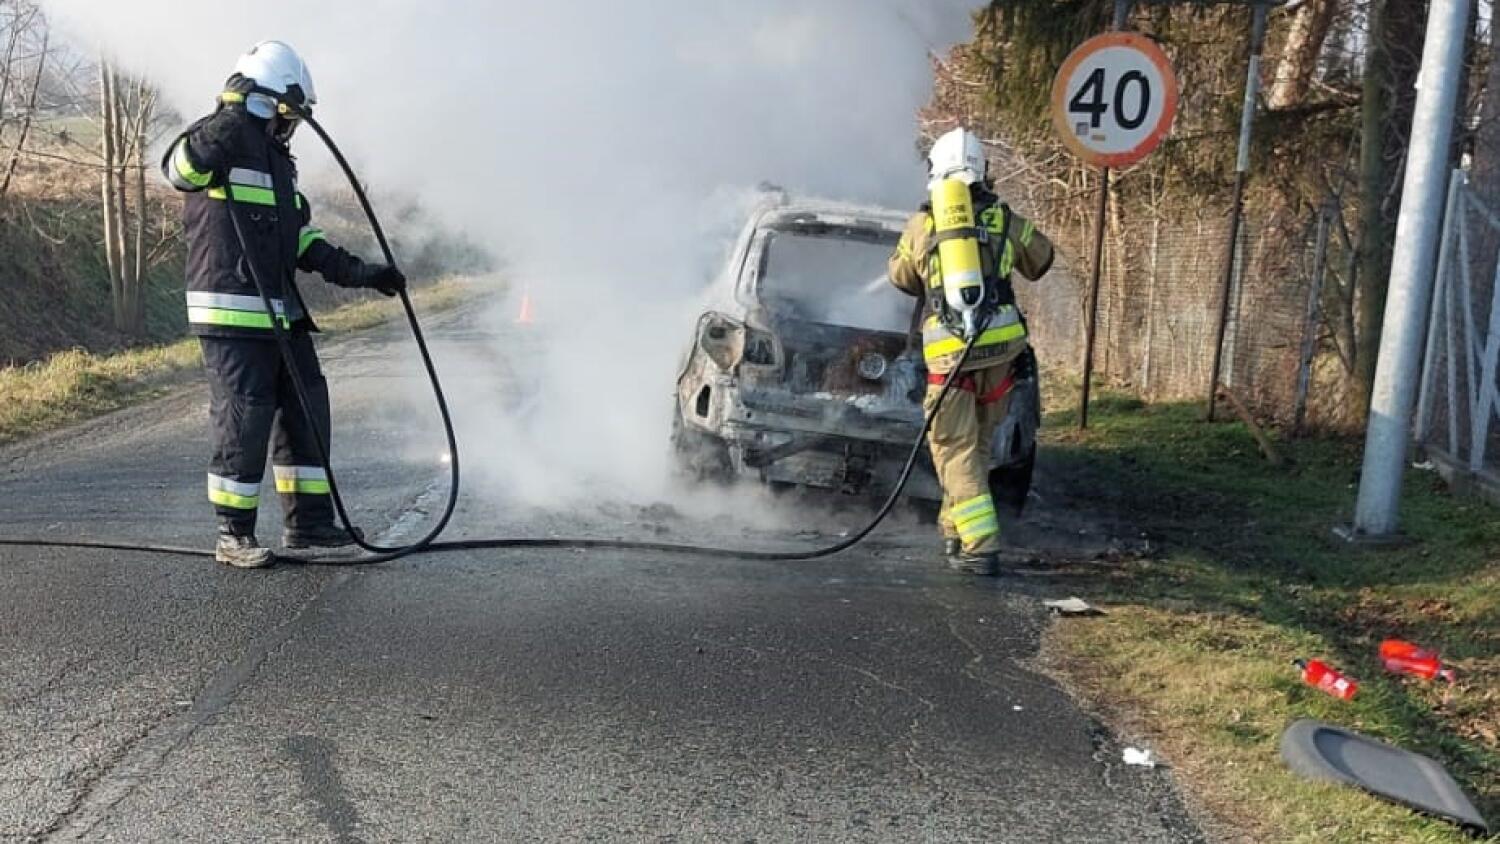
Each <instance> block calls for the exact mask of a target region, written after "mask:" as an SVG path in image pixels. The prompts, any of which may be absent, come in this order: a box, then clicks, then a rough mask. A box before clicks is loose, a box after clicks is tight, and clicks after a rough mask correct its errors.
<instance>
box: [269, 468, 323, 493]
mask: <svg viewBox="0 0 1500 844" xmlns="http://www.w3.org/2000/svg"><path fill="white" fill-rule="evenodd" d="M271 473H272V474H273V475H275V476H276V491H277V492H279V493H282V494H293V493H294V494H297V495H328V494H329V493H330V492H331V490H330V489H329V487H328V473H327V472H326V471H324V470H323V468H322V467H320V466H272V467H271Z"/></svg>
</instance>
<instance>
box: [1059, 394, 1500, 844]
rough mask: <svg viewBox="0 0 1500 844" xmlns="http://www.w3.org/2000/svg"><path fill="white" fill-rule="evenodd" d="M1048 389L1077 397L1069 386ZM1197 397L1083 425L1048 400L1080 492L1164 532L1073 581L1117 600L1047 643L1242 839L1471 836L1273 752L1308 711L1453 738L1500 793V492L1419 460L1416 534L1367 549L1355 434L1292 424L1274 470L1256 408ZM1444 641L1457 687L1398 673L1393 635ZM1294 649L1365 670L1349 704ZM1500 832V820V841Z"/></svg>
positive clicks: (1376, 729) (1065, 468)
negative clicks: (1344, 436)
mask: <svg viewBox="0 0 1500 844" xmlns="http://www.w3.org/2000/svg"><path fill="white" fill-rule="evenodd" d="M1057 398H1059V399H1061V401H1059V402H1053V406H1055V407H1058V406H1068V405H1071V403H1072V397H1071V396H1065V397H1064V396H1059V397H1057ZM1198 413H1199V408H1197V407H1192V406H1187V405H1143V404H1141V403H1140V402H1138V401H1135V400H1133V399H1129V398H1126V397H1123V396H1119V395H1111V394H1108V393H1106V394H1105V395H1103V396H1101V397H1100V400H1099V401H1098V402H1096V403H1095V405H1094V406H1093V408H1092V409H1091V413H1090V422H1091V428H1090V430H1089V431H1087V432H1084V433H1079V432H1077V431H1076V430H1074V429H1073V427H1072V424H1071V423H1072V415H1071V411H1068V410H1055V411H1054V412H1052V413H1050V414H1049V418H1048V424H1049V426H1050V429H1051V430H1050V432H1049V433H1048V434H1047V437H1048V439H1049V446H1047V449H1048V452H1047V453H1048V457H1047V459H1048V460H1049V461H1050V462H1051V463H1052V464H1053V471H1054V472H1055V473H1060V474H1063V475H1065V476H1067V477H1068V478H1069V481H1070V484H1069V486H1070V490H1071V492H1072V497H1073V500H1072V501H1071V502H1069V504H1070V505H1072V506H1077V507H1079V508H1081V509H1088V510H1094V511H1097V512H1102V513H1108V514H1110V515H1111V516H1112V517H1114V518H1116V519H1120V520H1123V521H1125V523H1127V524H1130V525H1131V526H1133V527H1136V528H1138V529H1139V530H1141V531H1142V532H1144V533H1146V534H1148V535H1149V536H1151V537H1152V538H1153V540H1155V542H1156V543H1158V544H1160V546H1161V547H1163V548H1164V549H1165V551H1164V552H1163V553H1162V554H1161V555H1159V556H1157V557H1155V558H1152V559H1137V560H1129V561H1126V562H1124V563H1122V564H1120V565H1119V566H1118V567H1117V568H1115V569H1113V570H1111V571H1109V572H1108V573H1106V574H1104V575H1102V576H1093V577H1090V578H1087V579H1080V580H1079V581H1077V582H1071V583H1069V584H1068V588H1069V589H1071V590H1076V591H1077V592H1078V594H1080V595H1082V596H1084V597H1087V598H1089V599H1090V600H1092V601H1095V602H1097V603H1100V604H1101V605H1103V606H1105V607H1107V608H1108V610H1109V615H1107V616H1103V617H1099V618H1093V619H1075V620H1069V621H1067V622H1065V623H1061V624H1059V625H1058V626H1057V627H1056V628H1055V631H1054V635H1053V639H1052V641H1051V642H1050V643H1049V647H1050V651H1051V653H1052V655H1053V658H1054V660H1055V661H1056V662H1057V664H1058V665H1059V666H1060V667H1061V669H1062V672H1063V674H1064V675H1065V676H1066V677H1067V678H1068V679H1069V680H1070V681H1071V683H1072V684H1073V685H1074V686H1075V687H1077V688H1078V689H1079V690H1080V691H1081V692H1082V693H1083V694H1084V695H1085V697H1087V698H1088V699H1089V700H1090V701H1092V702H1093V703H1094V704H1096V705H1098V706H1099V707H1100V708H1101V709H1104V710H1105V711H1107V712H1112V713H1114V714H1115V715H1116V716H1117V717H1120V718H1122V719H1124V720H1126V721H1128V722H1129V723H1130V724H1131V725H1132V726H1133V727H1136V728H1138V729H1139V730H1140V731H1142V732H1144V733H1146V734H1147V735H1148V736H1150V737H1151V741H1152V742H1153V743H1154V744H1155V746H1156V747H1158V748H1159V749H1160V750H1161V751H1162V752H1163V753H1164V755H1165V757H1166V758H1167V760H1168V761H1169V763H1170V764H1172V765H1173V767H1174V768H1175V769H1176V771H1177V774H1178V780H1179V782H1180V783H1181V784H1182V786H1183V787H1184V788H1185V789H1186V790H1187V791H1188V792H1189V793H1190V797H1191V798H1192V799H1193V800H1194V801H1195V802H1196V803H1198V804H1199V805H1200V806H1202V807H1204V808H1205V809H1206V810H1207V811H1208V813H1209V814H1210V815H1211V816H1212V817H1214V818H1216V819H1217V820H1218V824H1217V827H1218V832H1220V833H1221V834H1222V836H1223V837H1224V838H1226V839H1229V840H1243V841H1277V842H1280V841H1290V842H1300V841H1307V842H1312V841H1319V842H1323V841H1332V842H1367V841H1381V842H1384V841H1389V842H1459V841H1467V840H1470V839H1467V838H1465V837H1464V836H1462V835H1461V834H1460V833H1459V832H1458V831H1457V830H1456V829H1455V828H1453V827H1451V826H1449V825H1447V824H1445V823H1441V822H1438V821H1434V820H1430V819H1425V818H1421V817H1418V816H1416V815H1415V814H1413V813H1411V812H1408V811H1406V810H1404V809H1401V808H1398V807H1395V806H1392V805H1389V804H1386V803H1384V802H1382V801H1379V800H1376V799H1374V798H1371V797H1368V796H1366V795H1364V794H1362V793H1359V792H1355V791H1352V790H1348V789H1341V788H1331V787H1327V786H1321V785H1315V784H1312V783H1308V782H1305V781H1303V780H1301V779H1299V778H1297V777H1295V776H1294V775H1292V774H1291V773H1290V772H1289V771H1287V770H1286V769H1285V768H1284V767H1283V765H1282V763H1281V761H1280V757H1279V750H1278V743H1279V740H1280V736H1281V732H1282V730H1283V729H1284V728H1285V727H1286V725H1287V724H1289V723H1290V722H1291V721H1292V720H1294V719H1297V718H1319V719H1323V720H1328V721H1332V722H1334V723H1339V724H1343V725H1346V726H1349V727H1352V728H1354V729H1358V730H1361V731H1364V732H1366V733H1369V734H1371V735H1374V736H1377V737H1380V738H1384V739H1386V740H1389V741H1392V742H1395V743H1396V744H1398V745H1400V746H1403V747H1406V748H1409V749H1412V750H1416V751H1418V752H1421V753H1426V754H1428V755H1431V756H1434V757H1435V758H1438V759H1439V760H1441V761H1442V762H1444V764H1445V765H1447V766H1448V768H1449V770H1450V771H1452V772H1453V774H1454V775H1455V776H1456V777H1457V778H1458V779H1459V781H1460V782H1461V783H1462V784H1463V785H1464V786H1465V787H1466V788H1467V789H1468V790H1469V791H1470V793H1471V794H1472V795H1474V796H1475V797H1476V798H1477V802H1478V803H1479V805H1480V807H1481V809H1482V810H1483V811H1485V813H1486V814H1487V815H1488V816H1489V817H1490V819H1491V820H1492V821H1494V820H1496V817H1495V816H1496V814H1497V813H1500V742H1497V740H1496V729H1497V727H1500V658H1497V655H1500V512H1497V510H1496V508H1494V507H1491V506H1488V505H1486V504H1484V503H1482V502H1478V501H1473V500H1469V499H1464V498H1456V497H1454V496H1452V495H1451V494H1450V493H1449V492H1448V491H1447V489H1446V488H1445V487H1444V486H1443V485H1442V484H1441V483H1439V482H1436V481H1435V479H1434V478H1433V476H1431V475H1428V474H1422V473H1415V472H1414V473H1411V474H1410V477H1409V478H1408V483H1407V485H1406V490H1405V497H1404V499H1403V500H1404V505H1403V519H1404V525H1405V529H1406V531H1407V532H1408V534H1409V535H1410V536H1411V537H1412V538H1413V539H1414V540H1415V542H1413V543H1412V544H1410V545H1407V546H1403V547H1398V548H1384V549H1375V548H1357V549H1351V548H1348V547H1345V546H1342V545H1340V544H1338V543H1336V542H1334V541H1333V540H1332V539H1331V538H1330V528H1331V527H1332V526H1333V525H1335V524H1337V523H1339V522H1340V521H1342V520H1346V519H1347V515H1348V510H1349V508H1350V506H1351V505H1352V501H1353V493H1354V489H1353V483H1352V482H1353V480H1354V477H1355V471H1356V469H1357V458H1358V455H1359V447H1360V443H1359V442H1358V441H1355V440H1340V439H1323V440H1304V441H1297V442H1281V443H1278V446H1279V447H1280V448H1282V449H1284V450H1285V452H1286V453H1287V455H1288V456H1289V457H1291V458H1292V460H1293V461H1294V465H1293V466H1291V467H1290V468H1287V469H1274V468H1272V467H1270V466H1268V465H1267V464H1266V463H1265V462H1264V461H1263V460H1262V459H1261V458H1260V457H1259V455H1258V453H1257V450H1256V448H1255V445H1254V443H1253V442H1252V441H1251V439H1250V438H1249V435H1248V433H1247V432H1246V431H1245V430H1244V428H1243V426H1241V425H1239V424H1237V423H1235V424H1215V425H1208V424H1204V423H1202V422H1200V421H1199V417H1198ZM1388 636H1396V637H1402V638H1408V639H1412V640H1414V641H1418V642H1421V643H1423V644H1427V645H1430V646H1433V647H1436V648H1438V649H1440V650H1441V651H1442V652H1443V653H1444V656H1445V657H1446V659H1447V661H1448V662H1449V663H1450V664H1452V665H1454V666H1455V667H1457V668H1458V671H1459V682H1458V683H1457V684H1456V685H1455V686H1454V687H1452V688H1451V689H1448V688H1445V687H1443V686H1440V685H1434V684H1426V683H1422V682H1420V681H1408V680H1401V679H1398V678H1393V677H1390V676H1387V675H1384V674H1383V672H1382V671H1381V669H1380V667H1379V664H1378V661H1377V659H1376V656H1375V650H1376V647H1377V645H1378V643H1379V641H1380V640H1381V639H1382V638H1385V637H1388ZM1298 656H1307V657H1320V658H1323V659H1326V660H1329V661H1331V662H1333V663H1334V664H1336V665H1338V666H1340V667H1341V668H1342V669H1344V670H1345V671H1346V673H1349V674H1351V675H1353V676H1355V677H1357V678H1358V679H1359V680H1361V682H1362V688H1361V691H1360V693H1359V695H1358V696H1357V697H1356V698H1355V699H1354V700H1353V701H1351V702H1348V703H1344V702H1340V701H1338V700H1335V699H1333V698H1331V697H1328V696H1326V695H1323V694H1321V693H1319V692H1317V691H1315V690H1313V689H1309V688H1307V687H1305V686H1303V685H1302V684H1301V682H1300V680H1299V679H1298V676H1297V674H1296V672H1295V670H1294V669H1293V668H1292V666H1291V665H1290V662H1291V660H1292V659H1293V658H1295V657H1298ZM1496 840H1500V839H1496Z"/></svg>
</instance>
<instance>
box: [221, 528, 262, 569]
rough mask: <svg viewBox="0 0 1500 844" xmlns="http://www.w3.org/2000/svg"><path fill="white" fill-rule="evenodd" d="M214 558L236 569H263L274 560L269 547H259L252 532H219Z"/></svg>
mask: <svg viewBox="0 0 1500 844" xmlns="http://www.w3.org/2000/svg"><path fill="white" fill-rule="evenodd" d="M214 559H215V560H218V561H219V562H221V563H223V564H224V565H226V566H233V567H235V568H237V569H263V568H265V567H266V566H269V565H271V564H272V563H273V562H275V561H276V558H275V557H273V556H271V549H269V548H262V547H260V543H259V542H256V541H255V536H254V535H253V534H243V535H241V534H233V533H221V534H219V541H218V543H217V544H215V545H214Z"/></svg>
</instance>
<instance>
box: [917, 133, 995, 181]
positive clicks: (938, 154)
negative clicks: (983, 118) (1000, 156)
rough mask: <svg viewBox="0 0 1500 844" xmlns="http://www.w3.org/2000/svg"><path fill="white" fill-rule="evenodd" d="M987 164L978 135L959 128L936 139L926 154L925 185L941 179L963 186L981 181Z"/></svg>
mask: <svg viewBox="0 0 1500 844" xmlns="http://www.w3.org/2000/svg"><path fill="white" fill-rule="evenodd" d="M988 172H989V162H988V161H987V160H986V159H985V157H984V144H983V143H981V142H980V140H979V136H978V135H975V134H974V133H973V132H970V131H969V130H968V129H964V128H962V127H960V128H958V129H954V130H953V131H951V132H948V133H946V134H944V135H943V136H942V137H941V138H938V139H937V143H934V144H933V145H932V151H931V152H929V153H927V175H928V177H929V181H928V186H929V187H931V186H932V185H935V184H937V183H938V182H940V181H942V180H943V179H957V180H959V181H960V182H963V183H964V184H966V185H972V184H974V183H976V182H982V181H984V177H985V174H986V173H988Z"/></svg>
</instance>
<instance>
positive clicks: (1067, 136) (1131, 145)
mask: <svg viewBox="0 0 1500 844" xmlns="http://www.w3.org/2000/svg"><path fill="white" fill-rule="evenodd" d="M1176 113H1177V77H1176V75H1175V74H1173V73H1172V65H1171V64H1170V63H1169V62H1168V61H1167V57H1166V55H1165V54H1164V53H1162V51H1161V48H1160V47H1158V46H1156V43H1155V42H1154V41H1152V40H1151V39H1149V38H1147V37H1145V36H1143V35H1139V34H1137V33H1133V32H1111V33H1108V34H1105V35H1099V36H1096V37H1094V38H1090V39H1089V40H1088V41H1085V42H1084V43H1083V44H1082V45H1080V46H1079V47H1078V49H1076V50H1074V51H1073V52H1072V54H1070V55H1069V56H1068V59H1067V61H1065V62H1063V66H1062V68H1061V69H1060V70H1058V72H1057V79H1056V80H1055V81H1054V82H1053V83H1052V122H1053V125H1054V126H1055V127H1056V128H1057V132H1058V134H1059V135H1060V136H1061V137H1062V140H1063V143H1065V144H1067V146H1068V148H1069V149H1071V150H1072V151H1073V154H1075V155H1077V156H1078V157H1079V158H1081V159H1083V160H1084V161H1086V162H1088V163H1090V164H1094V165H1096V166H1099V167H1116V168H1118V167H1126V166H1129V165H1131V164H1134V163H1135V162H1137V161H1139V160H1141V159H1142V158H1144V157H1145V156H1146V155H1147V154H1148V153H1150V152H1151V151H1152V150H1153V149H1156V146H1157V144H1160V143H1161V141H1162V139H1163V138H1165V137H1166V135H1167V132H1168V131H1170V130H1171V128H1172V118H1173V117H1174V116H1175V115H1176Z"/></svg>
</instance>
